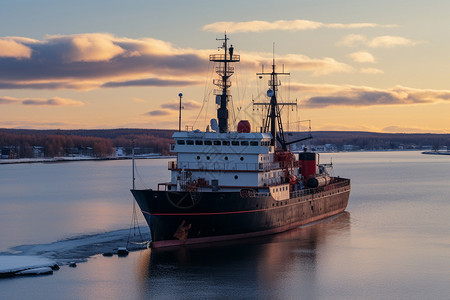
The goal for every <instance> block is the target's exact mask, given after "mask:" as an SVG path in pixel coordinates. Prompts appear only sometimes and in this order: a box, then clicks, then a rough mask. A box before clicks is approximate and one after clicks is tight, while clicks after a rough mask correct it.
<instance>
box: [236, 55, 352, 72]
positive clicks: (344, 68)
mask: <svg viewBox="0 0 450 300" xmlns="http://www.w3.org/2000/svg"><path fill="white" fill-rule="evenodd" d="M272 57H273V56H272V53H261V52H244V53H242V54H241V60H242V63H241V65H242V66H243V67H244V68H246V69H250V70H252V71H254V70H257V69H259V68H261V65H268V64H271V62H272ZM276 63H277V65H278V66H280V65H283V64H285V65H286V66H288V67H289V70H303V71H312V74H313V75H314V76H320V75H327V74H331V73H349V72H353V71H354V69H353V67H351V66H349V65H347V64H345V63H342V62H339V61H336V60H335V59H333V58H330V57H323V58H311V57H308V56H306V55H301V54H286V55H280V56H277V58H276Z"/></svg>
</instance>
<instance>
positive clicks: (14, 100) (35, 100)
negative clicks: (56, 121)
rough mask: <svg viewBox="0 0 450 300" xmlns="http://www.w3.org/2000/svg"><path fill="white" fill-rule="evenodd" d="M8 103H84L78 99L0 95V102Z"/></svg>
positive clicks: (69, 104)
mask: <svg viewBox="0 0 450 300" xmlns="http://www.w3.org/2000/svg"><path fill="white" fill-rule="evenodd" d="M9 103H22V104H23V105H36V106H83V105H84V103H83V102H81V101H78V100H72V99H66V98H60V97H53V98H50V99H42V98H13V97H7V96H4V97H0V104H9Z"/></svg>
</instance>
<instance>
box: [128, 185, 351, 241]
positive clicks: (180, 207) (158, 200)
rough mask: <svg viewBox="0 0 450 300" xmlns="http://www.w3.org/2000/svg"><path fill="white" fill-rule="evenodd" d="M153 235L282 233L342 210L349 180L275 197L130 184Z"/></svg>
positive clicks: (191, 237) (197, 237)
mask: <svg viewBox="0 0 450 300" xmlns="http://www.w3.org/2000/svg"><path fill="white" fill-rule="evenodd" d="M131 192H132V193H133V196H134V198H135V199H136V202H137V203H138V205H139V207H140V209H141V211H142V213H143V215H144V217H145V219H146V221H147V224H148V225H149V227H150V232H151V236H152V243H151V246H152V247H153V248H162V247H170V246H179V245H189V244H200V243H213V242H220V241H228V240H237V239H244V238H251V237H257V236H263V235H269V234H275V233H280V232H283V231H287V230H290V229H294V228H297V227H298V226H302V225H305V224H309V223H312V222H316V221H319V220H322V219H325V218H328V217H331V216H334V215H337V214H339V213H341V212H343V211H344V210H345V209H346V207H347V204H348V200H349V195H350V180H348V179H343V178H341V179H340V183H339V184H333V185H330V186H325V187H321V188H315V189H308V190H304V191H302V193H299V194H298V196H294V197H290V198H289V199H285V200H278V201H277V200H275V199H274V198H273V197H272V196H270V195H264V196H259V195H257V196H253V197H252V196H250V197H249V196H248V195H245V196H243V195H242V193H240V192H221V191H217V192H176V191H155V190H151V189H147V190H131Z"/></svg>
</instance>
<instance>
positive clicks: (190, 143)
mask: <svg viewBox="0 0 450 300" xmlns="http://www.w3.org/2000/svg"><path fill="white" fill-rule="evenodd" d="M186 144H188V145H194V141H193V140H187V141H186Z"/></svg>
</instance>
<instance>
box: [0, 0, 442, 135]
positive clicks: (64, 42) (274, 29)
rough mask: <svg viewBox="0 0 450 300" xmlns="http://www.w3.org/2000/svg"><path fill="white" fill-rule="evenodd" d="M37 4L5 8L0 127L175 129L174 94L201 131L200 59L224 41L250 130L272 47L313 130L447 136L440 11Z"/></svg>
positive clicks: (204, 91)
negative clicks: (234, 59)
mask: <svg viewBox="0 0 450 300" xmlns="http://www.w3.org/2000/svg"><path fill="white" fill-rule="evenodd" d="M39 2H40V1H20V3H15V2H11V3H7V4H3V5H2V10H1V12H0V25H1V26H0V128H36V129H47V128H48V129H50V128H61V129H72V128H73V129H75V128H77V129H78V128H121V127H128V128H169V129H175V128H177V127H178V125H177V124H178V96H177V95H178V93H180V92H182V93H183V95H184V98H183V107H184V110H183V126H184V125H194V127H196V128H200V129H202V130H204V129H205V128H204V126H205V124H207V123H208V122H209V119H210V118H213V117H215V112H214V109H215V103H214V96H213V94H212V88H213V87H211V82H212V79H214V78H216V77H215V74H214V72H213V70H212V65H211V64H210V63H209V61H208V58H209V54H213V53H217V46H219V44H218V42H217V41H216V38H219V37H222V36H223V33H224V32H227V34H228V36H229V37H230V43H231V44H233V46H234V48H235V53H236V54H239V55H241V63H240V64H239V65H237V66H236V76H233V87H232V89H231V93H232V95H233V107H234V114H235V115H236V116H237V118H247V119H250V120H251V121H253V122H254V123H255V125H258V124H257V123H258V122H259V120H260V118H259V116H258V115H257V114H256V115H252V113H253V109H252V107H251V100H252V99H256V97H257V96H258V95H259V94H261V91H263V90H264V89H265V84H266V83H265V82H261V81H259V79H258V78H257V76H255V73H257V72H261V69H262V66H263V65H264V67H265V69H266V70H268V69H270V68H271V65H272V59H273V44H274V43H275V59H276V62H277V65H278V66H279V68H281V67H282V66H283V65H284V68H285V70H286V72H290V73H291V77H290V80H288V81H287V82H285V83H284V85H283V88H284V87H285V86H288V85H290V91H289V92H288V91H287V90H283V92H285V96H284V100H289V99H297V100H298V103H299V110H298V112H297V111H296V112H295V113H294V114H298V116H297V117H300V119H308V120H309V119H311V120H313V130H361V131H376V132H432V133H448V132H449V131H450V125H449V123H448V117H447V114H448V112H449V111H450V85H449V83H448V78H450V66H449V64H450V63H449V61H450V60H449V58H448V56H449V54H448V53H450V51H449V50H450V41H448V39H447V38H446V36H447V35H446V33H447V28H448V26H449V24H448V22H449V21H448V18H447V16H446V12H448V11H450V3H447V2H445V1H442V2H440V3H433V5H429V4H428V2H425V1H414V2H411V3H408V4H407V7H406V3H405V2H397V1H393V2H392V1H381V2H377V3H372V2H371V1H361V2H358V4H356V5H355V3H354V2H351V1H340V2H339V3H337V2H335V1H319V2H314V5H312V3H309V2H305V1H300V2H295V3H293V2H291V1H277V5H276V6H273V5H270V12H269V11H268V10H267V9H266V8H267V7H269V4H270V2H269V1H249V2H246V3H245V4H242V3H241V2H236V1H231V2H230V1H228V2H227V5H226V6H224V7H222V6H223V5H221V4H220V3H219V2H208V6H207V7H206V6H204V5H205V4H204V3H203V2H200V1H190V2H183V1H175V2H172V1H169V2H167V3H166V2H164V3H158V4H156V3H154V2H153V1H150V2H148V3H147V2H141V1H131V2H129V4H125V3H123V4H119V3H115V4H114V5H113V4H111V3H110V2H108V1H95V3H92V2H88V1H80V2H66V1H62V2H58V1H45V2H41V3H39ZM127 3H128V2H127ZM219 7H220V10H225V12H223V13H222V12H221V13H220V14H219ZM200 11H201V13H199V12H200ZM205 86H206V88H205ZM208 101H209V102H208ZM291 119H292V120H293V119H294V118H293V117H292V118H291Z"/></svg>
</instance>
